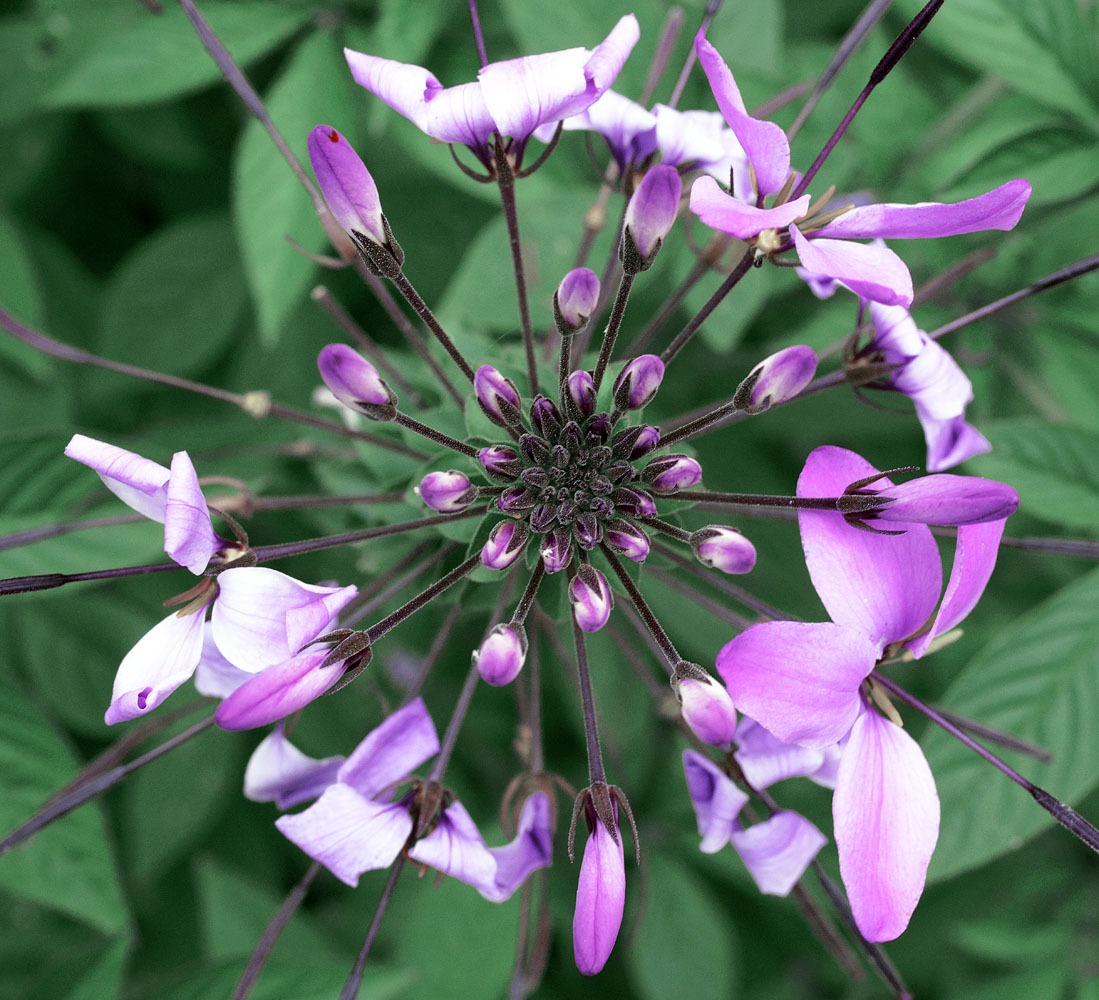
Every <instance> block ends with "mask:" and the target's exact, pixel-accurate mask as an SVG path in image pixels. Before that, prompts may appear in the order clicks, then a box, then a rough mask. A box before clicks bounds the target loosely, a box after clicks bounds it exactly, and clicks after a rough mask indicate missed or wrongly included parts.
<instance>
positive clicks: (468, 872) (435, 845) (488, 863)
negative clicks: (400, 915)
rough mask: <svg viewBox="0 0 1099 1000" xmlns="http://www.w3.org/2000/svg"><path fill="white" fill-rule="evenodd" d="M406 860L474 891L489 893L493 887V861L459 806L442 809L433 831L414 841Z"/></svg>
mask: <svg viewBox="0 0 1099 1000" xmlns="http://www.w3.org/2000/svg"><path fill="white" fill-rule="evenodd" d="M408 856H409V857H410V858H411V859H412V860H413V861H419V862H420V863H421V864H425V865H431V867H432V868H434V869H436V870H437V871H441V872H443V873H444V874H446V875H450V876H452V877H453V878H456V879H458V881H459V882H465V883H466V884H467V885H471V886H473V887H474V888H475V889H477V890H484V891H487V892H492V891H493V889H494V887H495V881H496V859H495V858H494V857H493V856H492V855H491V854H490V853H489V851H488V848H487V847H486V846H485V841H484V838H483V837H482V836H481V833H480V831H479V830H478V829H477V825H476V824H475V823H474V822H473V819H472V818H471V817H470V815H469V813H468V812H466V809H465V806H463V805H462V803H461V802H452V803H451V804H450V805H449V806H447V807H446V809H445V811H444V812H443V814H442V815H441V816H440V817H439V821H438V823H436V825H435V829H434V830H432V831H431V833H429V834H428V835H427V836H426V837H424V838H422V839H421V840H417V841H416V843H415V844H413V845H412V847H411V848H409V851H408Z"/></svg>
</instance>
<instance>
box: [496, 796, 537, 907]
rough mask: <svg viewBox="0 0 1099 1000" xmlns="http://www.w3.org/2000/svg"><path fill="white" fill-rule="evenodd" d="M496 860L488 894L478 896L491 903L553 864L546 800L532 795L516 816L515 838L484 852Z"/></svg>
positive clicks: (510, 893) (507, 894) (513, 890)
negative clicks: (531, 875)
mask: <svg viewBox="0 0 1099 1000" xmlns="http://www.w3.org/2000/svg"><path fill="white" fill-rule="evenodd" d="M488 851H489V854H491V855H492V856H493V857H494V858H495V859H496V879H495V882H494V884H493V886H492V889H491V890H485V889H480V890H479V891H480V893H481V895H482V896H484V897H485V898H486V899H488V900H490V901H491V902H493V903H502V902H503V901H504V900H505V899H510V898H511V896H512V894H513V893H514V892H515V890H516V889H518V888H519V886H521V885H522V884H523V883H524V882H525V881H526V880H527V877H528V876H529V875H530V873H531V872H533V871H537V870H538V869H539V868H546V867H547V866H548V865H549V864H550V863H551V862H552V861H553V812H552V809H551V807H550V800H549V797H548V796H546V795H544V794H543V793H542V792H535V793H534V794H533V795H532V796H531V797H530V798H529V799H527V801H526V802H524V803H523V808H522V809H521V810H520V812H519V824H518V829H517V830H516V833H515V837H514V839H513V840H512V841H511V843H509V844H505V845H504V846H503V847H490V848H489V849H488Z"/></svg>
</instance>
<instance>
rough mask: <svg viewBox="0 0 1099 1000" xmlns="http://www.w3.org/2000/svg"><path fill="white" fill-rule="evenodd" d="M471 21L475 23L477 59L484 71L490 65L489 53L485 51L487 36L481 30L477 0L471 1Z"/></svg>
mask: <svg viewBox="0 0 1099 1000" xmlns="http://www.w3.org/2000/svg"><path fill="white" fill-rule="evenodd" d="M469 19H470V20H471V21H472V22H473V39H474V41H475V42H476V43H477V58H478V60H479V61H480V63H481V68H482V69H484V68H485V67H486V66H487V65H488V51H487V50H486V49H485V35H484V32H483V31H482V30H481V16H480V14H478V13H477V0H469Z"/></svg>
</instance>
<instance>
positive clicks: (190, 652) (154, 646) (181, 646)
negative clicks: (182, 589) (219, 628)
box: [105, 609, 206, 726]
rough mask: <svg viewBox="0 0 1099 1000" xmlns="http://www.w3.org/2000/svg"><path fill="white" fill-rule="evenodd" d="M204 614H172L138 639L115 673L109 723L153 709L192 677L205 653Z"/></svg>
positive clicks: (134, 716)
mask: <svg viewBox="0 0 1099 1000" xmlns="http://www.w3.org/2000/svg"><path fill="white" fill-rule="evenodd" d="M205 617H206V616H205V611H204V610H203V609H200V610H198V611H195V612H194V613H192V614H189V615H183V616H182V617H180V616H179V615H178V614H172V615H169V616H168V617H167V618H165V619H164V621H162V622H160V623H159V624H157V625H154V626H153V627H152V628H151V629H150V630H149V631H148V632H146V633H145V634H144V635H143V636H142V637H141V638H140V639H138V641H137V644H136V645H135V646H134V648H133V649H131V650H130V651H129V652H128V653H127V654H126V656H125V658H124V659H123V660H122V663H121V664H120V665H119V667H118V673H117V674H115V679H114V690H113V692H112V694H111V707H110V708H108V709H107V714H106V716H105V719H106V722H107V725H108V726H113V725H114V724H115V723H116V722H122V721H123V720H125V719H136V718H137V717H138V716H141V715H144V714H145V713H146V712H151V711H152V710H153V709H154V708H156V707H157V705H159V704H160V703H161V702H162V701H163V700H164V699H165V698H167V697H168V695H170V694H171V693H172V692H173V691H174V690H175V689H176V688H177V687H179V686H180V685H181V684H182V683H184V681H186V680H188V678H190V676H191V675H192V674H193V673H194V672H195V667H196V666H197V665H198V660H199V657H200V656H201V655H202V633H203V625H204V624H205V622H204V619H205Z"/></svg>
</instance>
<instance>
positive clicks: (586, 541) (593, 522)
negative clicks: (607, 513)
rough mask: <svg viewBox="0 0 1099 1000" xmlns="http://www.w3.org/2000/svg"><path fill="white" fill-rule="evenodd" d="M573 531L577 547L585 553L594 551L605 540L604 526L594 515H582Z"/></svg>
mask: <svg viewBox="0 0 1099 1000" xmlns="http://www.w3.org/2000/svg"><path fill="white" fill-rule="evenodd" d="M573 530H574V531H575V533H576V543H577V545H579V546H580V548H582V549H584V550H585V551H588V550H591V549H594V548H595V547H596V546H597V545H598V544H599V543H600V542H601V541H602V540H603V525H602V523H601V522H600V520H599V518H597V517H595V516H594V515H593V514H581V515H580V516H579V517H578V518H577V519H576V527H575V528H574V529H573Z"/></svg>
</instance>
